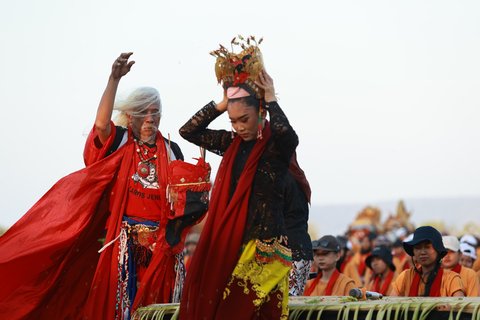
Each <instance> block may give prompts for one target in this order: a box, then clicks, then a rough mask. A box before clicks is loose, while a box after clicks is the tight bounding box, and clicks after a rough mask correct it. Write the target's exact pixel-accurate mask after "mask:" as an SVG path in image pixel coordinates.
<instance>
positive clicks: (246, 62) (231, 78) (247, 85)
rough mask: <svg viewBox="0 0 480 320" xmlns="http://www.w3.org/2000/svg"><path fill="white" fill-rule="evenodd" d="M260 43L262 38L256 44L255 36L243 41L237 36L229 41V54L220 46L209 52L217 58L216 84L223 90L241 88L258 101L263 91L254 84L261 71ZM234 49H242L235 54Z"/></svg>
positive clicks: (242, 38)
mask: <svg viewBox="0 0 480 320" xmlns="http://www.w3.org/2000/svg"><path fill="white" fill-rule="evenodd" d="M262 41H263V38H261V39H260V40H259V41H258V42H257V40H256V39H255V36H249V37H247V38H246V39H245V38H244V37H242V36H240V35H239V36H238V37H235V38H233V39H232V41H230V45H231V48H232V50H231V52H230V51H228V49H227V48H225V47H224V46H222V45H221V44H220V48H219V49H217V50H214V51H212V52H210V54H211V55H212V56H214V57H216V58H217V60H216V62H215V75H216V76H217V81H218V83H221V84H222V86H223V88H224V89H227V88H229V87H242V88H244V89H246V90H247V91H249V92H250V94H252V95H255V96H256V97H257V98H258V99H260V98H263V96H264V91H263V90H262V89H261V88H259V87H258V86H257V85H256V84H255V81H256V80H257V78H258V75H259V74H260V72H261V71H262V70H263V59H262V53H261V52H260V49H259V47H258V46H259V45H260V44H261V43H262ZM235 47H240V48H242V51H241V52H240V53H235V52H234V51H235Z"/></svg>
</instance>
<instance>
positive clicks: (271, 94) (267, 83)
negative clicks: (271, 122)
mask: <svg viewBox="0 0 480 320" xmlns="http://www.w3.org/2000/svg"><path fill="white" fill-rule="evenodd" d="M255 84H256V85H257V86H259V87H260V88H262V89H263V90H264V91H265V101H266V102H267V103H268V102H272V101H277V97H276V96H275V87H274V86H273V79H272V77H270V75H269V74H268V73H267V71H265V69H263V70H262V72H260V74H259V75H258V78H257V80H256V81H255Z"/></svg>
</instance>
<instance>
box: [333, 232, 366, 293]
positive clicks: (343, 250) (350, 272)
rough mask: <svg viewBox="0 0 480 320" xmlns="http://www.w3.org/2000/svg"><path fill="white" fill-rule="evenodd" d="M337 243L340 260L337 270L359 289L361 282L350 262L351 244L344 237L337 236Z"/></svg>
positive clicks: (355, 267) (354, 266)
mask: <svg viewBox="0 0 480 320" xmlns="http://www.w3.org/2000/svg"><path fill="white" fill-rule="evenodd" d="M337 241H338V243H339V244H340V260H338V261H337V270H338V271H339V272H340V273H343V274H344V275H346V276H347V277H349V278H351V279H352V280H353V281H355V284H356V285H357V286H358V287H361V286H362V280H361V279H360V275H359V274H358V269H357V266H356V265H355V264H354V263H353V260H352V257H353V252H352V244H351V243H350V241H349V240H348V238H347V237H344V236H337Z"/></svg>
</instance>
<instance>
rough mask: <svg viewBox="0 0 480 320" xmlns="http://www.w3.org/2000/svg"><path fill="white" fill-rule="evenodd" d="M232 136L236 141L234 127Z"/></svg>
mask: <svg viewBox="0 0 480 320" xmlns="http://www.w3.org/2000/svg"><path fill="white" fill-rule="evenodd" d="M231 134H232V140H233V139H235V131H234V130H233V126H232V131H231Z"/></svg>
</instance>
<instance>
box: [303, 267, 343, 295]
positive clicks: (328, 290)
mask: <svg viewBox="0 0 480 320" xmlns="http://www.w3.org/2000/svg"><path fill="white" fill-rule="evenodd" d="M338 277H340V272H338V270H337V269H336V268H335V270H333V273H332V275H331V276H330V279H329V280H328V283H327V287H326V288H325V293H324V296H331V295H332V292H333V286H334V285H335V282H337V279H338ZM320 279H322V273H321V272H319V273H318V274H317V276H316V277H315V279H314V280H313V281H312V283H311V285H310V286H309V287H308V288H307V289H306V290H305V293H304V295H306V296H309V295H311V294H312V292H313V290H315V287H316V286H317V284H318V283H319V282H320Z"/></svg>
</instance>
